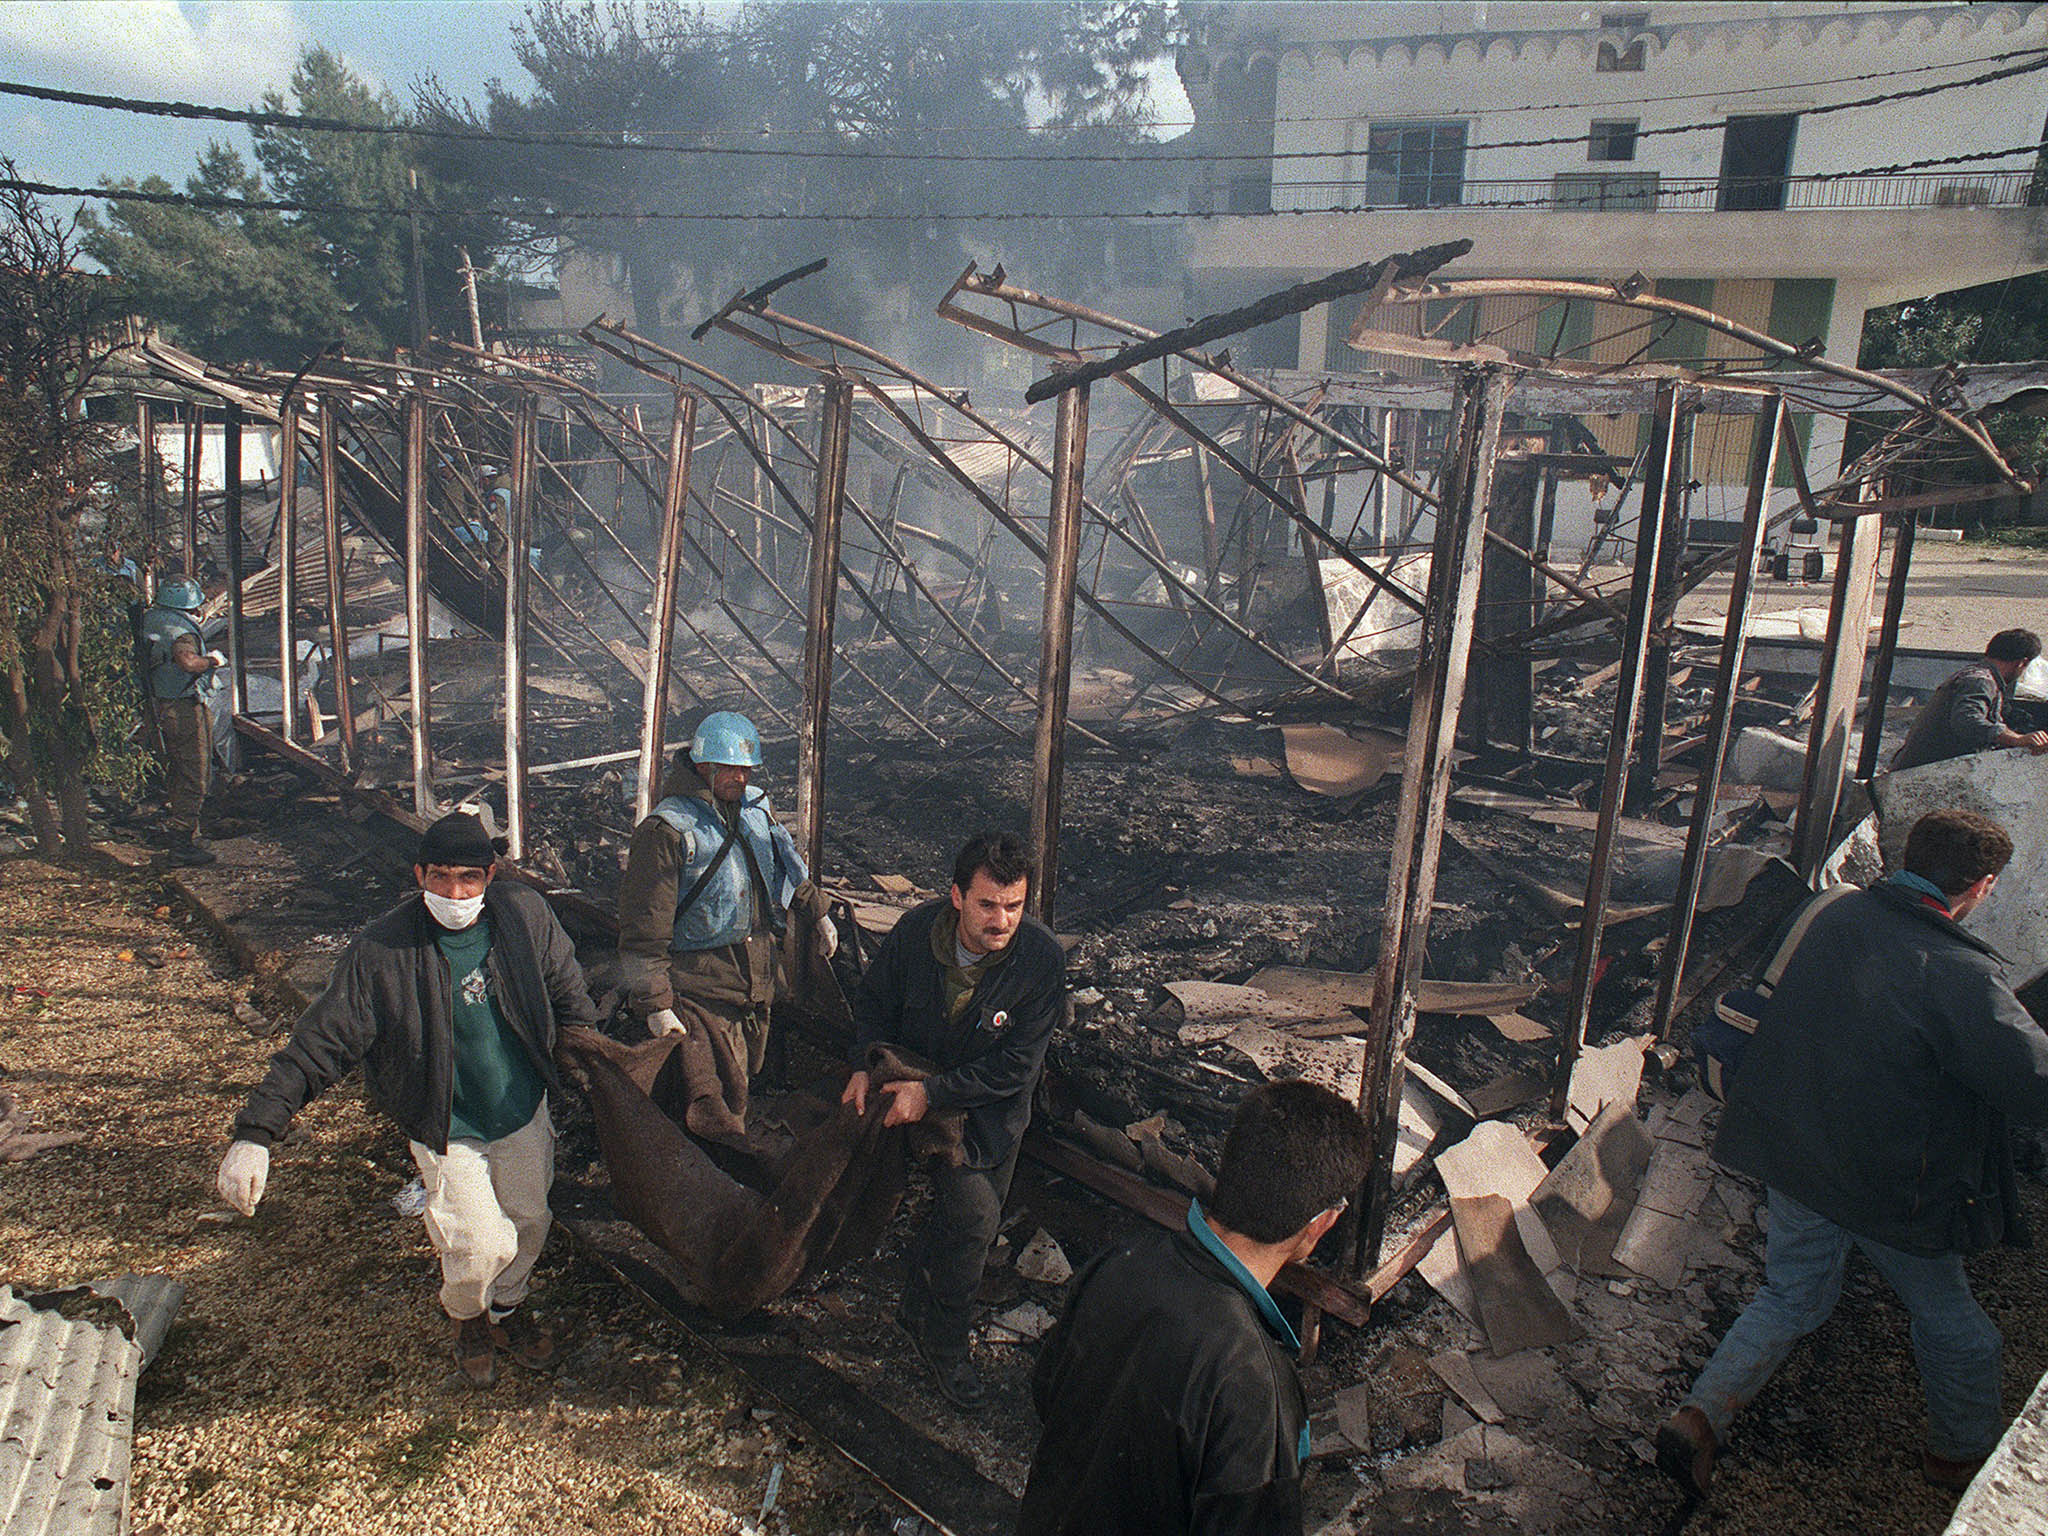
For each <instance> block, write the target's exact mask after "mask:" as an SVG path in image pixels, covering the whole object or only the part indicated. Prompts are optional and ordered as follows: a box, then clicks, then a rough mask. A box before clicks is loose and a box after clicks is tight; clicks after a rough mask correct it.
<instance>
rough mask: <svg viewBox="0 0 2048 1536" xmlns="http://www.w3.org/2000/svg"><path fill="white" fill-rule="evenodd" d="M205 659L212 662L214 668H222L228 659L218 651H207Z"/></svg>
mask: <svg viewBox="0 0 2048 1536" xmlns="http://www.w3.org/2000/svg"><path fill="white" fill-rule="evenodd" d="M206 659H207V660H208V661H210V662H212V663H213V664H214V665H215V666H216V667H224V666H226V665H227V664H228V659H227V657H226V655H225V654H223V653H222V652H220V651H208V652H207V653H206Z"/></svg>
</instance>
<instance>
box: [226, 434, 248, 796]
mask: <svg viewBox="0 0 2048 1536" xmlns="http://www.w3.org/2000/svg"><path fill="white" fill-rule="evenodd" d="M226 414H227V423H226V425H225V426H224V427H223V429H222V434H221V475H222V477H223V478H224V479H225V480H226V482H227V499H226V502H225V505H224V510H223V512H222V514H221V516H222V521H223V522H224V524H225V525H226V535H227V558H228V708H229V710H230V712H231V713H234V714H237V715H241V714H247V713H248V710H249V670H248V656H249V649H248V644H247V638H246V637H245V636H244V635H243V633H242V408H241V406H239V405H236V404H234V403H233V402H230V403H229V405H228V408H227V413H226ZM235 760H236V761H238V762H239V761H240V758H239V757H237V758H236V759H235Z"/></svg>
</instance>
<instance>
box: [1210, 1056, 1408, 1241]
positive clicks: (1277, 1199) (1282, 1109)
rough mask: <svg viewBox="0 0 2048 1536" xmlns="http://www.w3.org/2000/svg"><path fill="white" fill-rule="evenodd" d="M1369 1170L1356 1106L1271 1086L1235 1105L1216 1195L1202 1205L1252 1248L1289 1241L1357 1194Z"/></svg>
mask: <svg viewBox="0 0 2048 1536" xmlns="http://www.w3.org/2000/svg"><path fill="white" fill-rule="evenodd" d="M1371 1166H1372V1148H1371V1146H1369V1145H1368V1144H1367V1140H1366V1129H1365V1121H1364V1119H1363V1118H1362V1117H1361V1116H1360V1115H1359V1113H1358V1108H1357V1106H1356V1105H1354V1104H1351V1103H1350V1102H1349V1101H1347V1100H1345V1099H1344V1098H1342V1097H1340V1096H1339V1095H1337V1094H1335V1093H1332V1092H1331V1091H1330V1090H1329V1089H1327V1088H1325V1087H1323V1086H1321V1085H1320V1084H1318V1083H1310V1082H1304V1081H1302V1080H1301V1079H1299V1078H1294V1079H1290V1080H1288V1081H1286V1082H1279V1083H1266V1084H1263V1085H1262V1086H1260V1087H1257V1088H1254V1089H1253V1090H1252V1091H1251V1092H1250V1093H1248V1094H1246V1095H1245V1096H1244V1101H1243V1102H1242V1103H1241V1104H1239V1105H1238V1106H1237V1114H1236V1116H1235V1118H1233V1119H1232V1120H1231V1122H1230V1134H1229V1136H1228V1137H1226V1138H1225V1140H1224V1143H1223V1166H1222V1168H1221V1169H1220V1170H1219V1171H1218V1172H1217V1175H1216V1192H1215V1193H1214V1194H1213V1195H1211V1196H1210V1197H1209V1199H1208V1200H1207V1201H1206V1202H1204V1204H1205V1205H1206V1207H1207V1209H1208V1211H1209V1213H1210V1214H1211V1215H1212V1216H1214V1217H1215V1218H1216V1220H1217V1221H1219V1222H1220V1223H1222V1224H1223V1225H1224V1226H1225V1227H1228V1228H1229V1229H1230V1230H1231V1231H1233V1232H1237V1233H1241V1234H1243V1235H1244V1236H1246V1237H1248V1238H1250V1239H1252V1241H1254V1242H1259V1243H1278V1242H1284V1241H1285V1240H1286V1239H1288V1238H1290V1237H1292V1236H1294V1235H1295V1233H1297V1232H1299V1231H1301V1229H1302V1228H1303V1227H1306V1226H1307V1225H1308V1224H1309V1223H1310V1222H1312V1221H1314V1220H1315V1219H1316V1217H1317V1216H1318V1215H1320V1214H1321V1213H1322V1212H1324V1211H1326V1210H1328V1209H1329V1208H1330V1207H1331V1206H1333V1205H1335V1204H1336V1203H1337V1202H1338V1201H1339V1200H1342V1199H1344V1198H1346V1197H1347V1196H1349V1195H1353V1194H1356V1193H1357V1192H1358V1188H1359V1185H1360V1184H1361V1183H1363V1182H1364V1179H1365V1174H1366V1170H1367V1169H1368V1168H1370V1167H1371Z"/></svg>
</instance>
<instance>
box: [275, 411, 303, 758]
mask: <svg viewBox="0 0 2048 1536" xmlns="http://www.w3.org/2000/svg"><path fill="white" fill-rule="evenodd" d="M274 542H275V545H276V548H277V681H278V684H279V687H280V689H281V693H282V698H283V703H282V704H281V705H280V706H279V708H280V709H281V710H282V711H283V713H282V714H281V715H280V716H279V718H278V722H277V734H278V735H279V736H280V737H282V738H283V739H284V740H285V741H287V742H293V741H296V740H298V736H297V730H298V727H297V725H296V723H295V721H296V719H297V716H298V710H299V636H298V603H299V570H298V560H299V408H298V407H297V406H295V405H293V404H292V403H291V402H290V401H289V400H287V401H286V402H285V405H284V409H283V410H281V411H279V412H278V417H277V537H276V539H275V541H274Z"/></svg>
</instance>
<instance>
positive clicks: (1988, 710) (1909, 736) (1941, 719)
mask: <svg viewBox="0 0 2048 1536" xmlns="http://www.w3.org/2000/svg"><path fill="white" fill-rule="evenodd" d="M2006 704H2007V698H2006V685H2005V680H2004V679H2003V678H2001V677H2000V676H1999V675H1998V673H1997V671H1996V670H1994V669H1993V667H1992V665H1991V663H1990V662H1989V661H1973V662H1971V663H1970V664H1969V665H1968V666H1967V667H1964V668H1963V669H1962V671H1960V672H1958V673H1956V674H1955V675H1954V676H1953V677H1951V678H1950V679H1949V680H1948V681H1947V682H1945V683H1943V684H1942V685H1941V686H1940V687H1939V688H1937V689H1935V690H1934V692H1933V693H1931V694H1929V695H1928V698H1927V702H1926V703H1925V704H1923V705H1921V706H1920V713H1919V714H1917V715H1915V716H1914V717H1913V725H1912V728H1911V729H1910V730H1908V731H1907V732H1906V739H1905V740H1904V741H1903V742H1901V743H1899V750H1898V751H1896V752H1894V753H1893V754H1892V771H1893V772H1894V773H1896V772H1897V771H1898V770H1899V769H1901V768H1918V767H1919V766H1920V765H1921V764H1922V763H1939V762H1943V761H1945V760H1946V759H1948V758H1951V757H1962V756H1965V755H1966V754H1968V753H1971V752H1983V751H1986V750H1988V749H1990V748H1992V747H1995V746H1997V745H1998V733H1999V732H2000V731H2001V730H2004V729H2005V710H2006Z"/></svg>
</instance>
